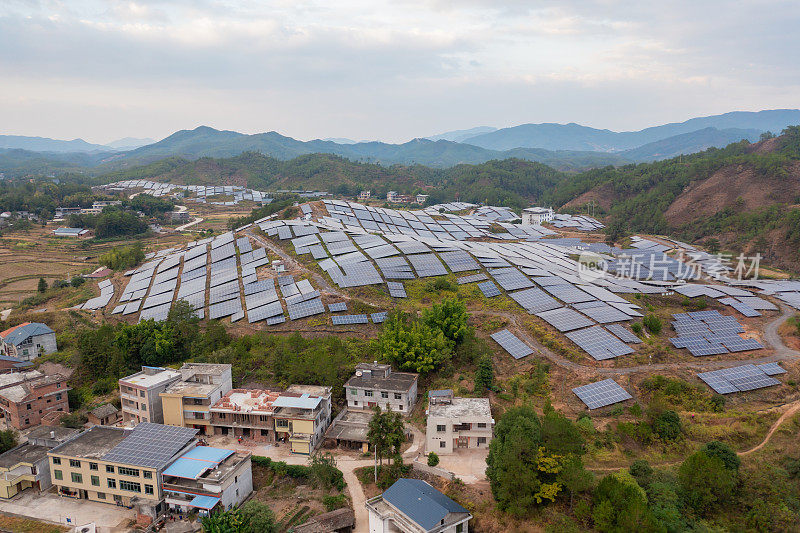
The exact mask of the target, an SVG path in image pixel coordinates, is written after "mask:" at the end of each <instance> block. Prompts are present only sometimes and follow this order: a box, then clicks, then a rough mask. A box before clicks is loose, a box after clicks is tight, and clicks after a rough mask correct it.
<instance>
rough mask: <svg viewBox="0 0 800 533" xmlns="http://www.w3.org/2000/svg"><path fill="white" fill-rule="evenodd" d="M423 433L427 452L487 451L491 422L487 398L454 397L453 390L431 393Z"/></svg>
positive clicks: (492, 421)
mask: <svg viewBox="0 0 800 533" xmlns="http://www.w3.org/2000/svg"><path fill="white" fill-rule="evenodd" d="M429 398H430V401H429V402H428V411H427V415H428V423H427V431H426V434H425V436H426V441H427V450H428V451H429V452H436V453H437V454H440V455H442V454H452V453H454V452H455V451H456V450H458V449H465V448H487V447H488V446H489V443H490V442H491V440H492V429H493V427H494V420H493V419H492V410H491V407H490V406H489V399H488V398H457V397H454V396H453V391H451V390H447V391H431V394H430V395H429Z"/></svg>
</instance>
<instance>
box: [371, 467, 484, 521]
mask: <svg viewBox="0 0 800 533" xmlns="http://www.w3.org/2000/svg"><path fill="white" fill-rule="evenodd" d="M366 506H367V510H368V511H369V532H370V533H396V532H398V531H399V532H402V533H468V532H469V521H470V519H472V515H471V514H470V512H469V511H467V510H466V509H465V508H464V507H462V506H460V505H459V504H457V503H456V502H454V501H453V500H451V499H450V498H448V497H447V496H445V495H444V494H442V493H441V492H439V491H438V490H436V489H435V488H433V487H432V486H430V485H429V484H428V483H426V482H424V481H422V480H419V479H405V478H400V479H398V480H397V481H395V483H394V485H392V486H391V487H389V488H388V489H386V492H384V493H383V494H381V495H380V496H376V497H374V498H370V499H369V500H367V502H366Z"/></svg>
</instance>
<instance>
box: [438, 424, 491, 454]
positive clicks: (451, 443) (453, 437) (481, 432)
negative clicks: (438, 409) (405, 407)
mask: <svg viewBox="0 0 800 533" xmlns="http://www.w3.org/2000/svg"><path fill="white" fill-rule="evenodd" d="M461 423H471V424H472V428H471V429H469V430H460V431H453V426H454V425H459V424H461ZM478 423H482V424H486V427H485V428H478V427H477V424H478ZM438 426H444V428H445V430H444V431H439V430H438V429H437V427H438ZM459 437H466V438H467V446H466V448H487V447H488V446H489V443H490V442H491V441H492V422H491V419H490V418H488V419H479V418H475V419H470V420H454V419H450V418H445V417H437V416H428V423H427V427H426V432H425V440H426V446H427V448H426V449H427V451H429V452H431V451H432V452H436V453H437V454H439V455H443V454H452V453H453V452H454V451H455V450H456V449H457V448H458V443H457V440H458V438H459ZM481 438H483V439H485V442H479V439H481ZM442 443H443V444H442Z"/></svg>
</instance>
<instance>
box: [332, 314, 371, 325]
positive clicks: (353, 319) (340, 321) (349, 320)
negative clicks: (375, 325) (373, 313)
mask: <svg viewBox="0 0 800 533" xmlns="http://www.w3.org/2000/svg"><path fill="white" fill-rule="evenodd" d="M331 322H332V323H333V325H334V326H345V325H350V324H369V318H368V317H367V315H333V316H332V317H331Z"/></svg>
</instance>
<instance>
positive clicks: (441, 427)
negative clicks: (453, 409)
mask: <svg viewBox="0 0 800 533" xmlns="http://www.w3.org/2000/svg"><path fill="white" fill-rule="evenodd" d="M446 430H447V427H446V426H445V425H444V424H436V431H438V432H439V433H443V432H444V431H446Z"/></svg>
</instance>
